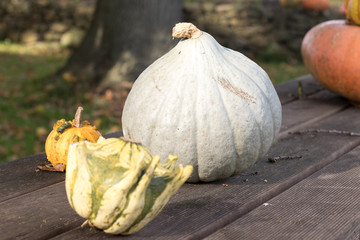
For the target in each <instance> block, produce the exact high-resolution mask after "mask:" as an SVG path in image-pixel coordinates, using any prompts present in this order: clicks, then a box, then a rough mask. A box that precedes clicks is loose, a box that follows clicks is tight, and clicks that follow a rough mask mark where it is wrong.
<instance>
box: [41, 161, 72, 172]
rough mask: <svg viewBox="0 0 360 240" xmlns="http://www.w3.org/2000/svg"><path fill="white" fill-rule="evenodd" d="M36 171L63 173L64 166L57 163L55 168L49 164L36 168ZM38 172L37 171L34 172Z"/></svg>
mask: <svg viewBox="0 0 360 240" xmlns="http://www.w3.org/2000/svg"><path fill="white" fill-rule="evenodd" d="M37 168H38V169H40V170H42V171H49V172H65V168H64V165H63V164H62V163H58V164H56V165H55V166H53V165H51V164H46V165H44V166H37ZM36 171H38V170H36Z"/></svg>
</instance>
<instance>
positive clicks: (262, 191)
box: [0, 108, 360, 239]
mask: <svg viewBox="0 0 360 240" xmlns="http://www.w3.org/2000/svg"><path fill="white" fill-rule="evenodd" d="M359 113H360V110H359V109H353V108H351V109H347V110H346V111H344V112H341V113H340V114H336V115H334V116H332V118H331V119H324V120H323V121H321V122H319V123H316V124H312V126H309V127H311V128H317V127H321V128H328V129H333V128H336V129H339V130H350V131H360V124H359V123H358V122H356V121H349V120H350V119H356V117H357V116H358V115H359ZM359 144H360V138H358V137H350V136H343V135H333V134H316V135H312V134H302V135H289V136H288V137H286V138H284V139H282V140H280V141H279V142H278V144H276V145H275V146H274V147H273V148H272V149H271V150H270V152H269V154H268V156H267V157H269V156H277V155H289V156H291V155H294V154H296V155H301V156H302V158H300V159H294V160H286V161H285V160H284V161H279V162H277V163H276V164H271V163H269V162H268V161H267V158H264V159H263V160H262V161H260V162H259V163H258V164H257V165H256V166H254V167H253V168H252V169H250V170H249V171H248V172H247V173H245V174H242V175H240V176H235V177H231V178H228V179H226V180H224V181H218V182H213V183H203V184H185V185H184V186H183V187H182V188H181V189H180V191H179V192H178V193H177V194H176V195H175V196H174V197H173V198H172V199H171V200H170V202H169V203H168V204H167V206H166V207H165V208H164V210H163V211H162V212H161V213H160V215H159V216H158V217H157V218H156V219H155V220H154V221H152V222H151V223H150V224H149V225H148V226H146V227H145V228H144V229H143V230H141V231H140V232H138V233H137V234H135V235H132V236H129V237H127V238H128V239H192V238H202V237H205V236H207V235H209V234H211V233H213V232H214V231H215V230H217V229H220V228H221V227H224V226H225V225H227V224H229V223H231V222H232V221H234V220H236V219H238V218H239V217H241V216H243V215H245V214H246V213H248V212H249V211H251V210H253V209H254V208H256V207H257V206H259V205H261V204H262V203H264V202H266V201H268V200H269V199H271V198H273V197H274V196H276V195H278V194H279V193H281V192H283V191H285V190H286V189H288V188H290V187H291V186H293V185H295V184H296V183H298V182H299V181H301V180H302V179H304V178H306V177H308V176H309V175H311V174H312V173H314V172H316V171H317V170H319V169H321V168H322V167H324V166H325V165H327V164H328V163H330V162H332V161H334V160H335V159H337V158H338V157H339V156H341V155H343V154H344V153H346V152H348V151H350V150H352V149H353V148H355V147H356V146H358V145H359ZM265 180H266V181H265ZM48 188H54V189H53V191H52V192H53V194H54V195H53V196H52V197H54V198H61V197H64V195H65V192H64V188H63V186H61V185H60V184H57V185H54V186H50V187H48ZM48 188H47V189H48ZM55 188H56V189H55ZM29 195H31V197H32V199H36V196H35V195H41V196H42V195H46V191H45V189H44V190H38V191H36V192H34V193H30V194H29ZM28 197H29V196H28V195H27V196H22V197H19V198H16V199H13V200H11V201H7V202H6V204H5V203H3V204H2V205H1V206H0V209H4V208H9V209H10V208H12V206H13V204H16V205H18V201H20V202H21V203H22V204H23V205H22V206H21V207H19V208H17V209H16V211H12V215H15V216H16V215H24V218H27V219H29V221H31V222H32V228H31V229H33V228H34V226H39V225H40V224H41V222H39V220H37V221H38V222H37V221H35V220H33V219H34V217H32V214H33V212H32V211H26V209H28V208H29V204H26V201H25V200H24V199H26V198H28ZM15 201H16V202H15ZM44 204H48V202H47V200H46V199H43V200H41V201H38V203H37V205H36V204H35V205H31V207H32V208H36V206H38V207H40V206H42V205H44ZM64 204H65V203H64V202H63V201H61V202H55V203H54V204H53V206H52V209H47V210H46V211H47V214H48V215H51V216H53V215H55V216H56V214H54V212H56V211H58V209H62V210H63V211H64V212H63V214H65V216H62V217H61V219H60V218H59V219H58V221H57V222H56V224H58V226H61V223H63V220H62V219H69V218H72V217H74V218H75V219H76V220H74V224H75V223H76V224H79V223H80V222H81V219H80V218H79V217H76V216H74V213H73V212H72V211H70V210H69V207H68V206H66V205H67V204H65V205H64ZM1 213H2V212H1V210H0V214H1ZM66 213H67V214H68V215H66ZM3 221H6V222H7V224H8V225H7V227H8V228H10V229H9V230H8V231H9V234H11V232H16V231H18V232H19V231H21V232H22V234H25V233H28V232H29V229H27V227H28V226H23V227H22V228H19V226H18V222H17V221H15V220H14V219H10V220H9V219H6V218H5V219H1V220H0V226H2V224H3V223H2V222H3ZM54 221H55V220H54ZM63 224H64V223H63ZM50 228H51V229H52V225H49V226H42V228H41V229H40V230H39V231H38V232H37V233H36V234H37V235H36V236H37V237H44V236H49V235H50V233H49V232H50V230H49V229H50ZM59 228H60V227H59ZM17 234H19V233H17ZM12 236H13V235H12ZM107 238H113V237H110V236H108V235H105V234H104V233H102V232H101V231H97V230H90V229H89V228H87V227H86V228H76V229H73V230H71V231H69V232H66V233H63V234H61V235H58V236H57V237H55V239H107Z"/></svg>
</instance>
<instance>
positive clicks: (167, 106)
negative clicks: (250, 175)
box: [122, 32, 281, 182]
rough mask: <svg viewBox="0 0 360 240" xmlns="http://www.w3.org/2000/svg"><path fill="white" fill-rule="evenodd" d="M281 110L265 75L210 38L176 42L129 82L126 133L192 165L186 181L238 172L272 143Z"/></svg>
mask: <svg viewBox="0 0 360 240" xmlns="http://www.w3.org/2000/svg"><path fill="white" fill-rule="evenodd" d="M280 125H281V105H280V101H279V98H278V96H277V94H276V92H275V90H274V87H273V85H272V83H271V81H270V79H269V78H268V76H267V74H266V73H265V72H264V71H263V70H262V69H261V68H260V67H259V66H258V65H256V64H255V63H254V62H252V61H251V60H250V59H248V58H246V57H245V56H244V55H242V54H241V53H239V52H235V51H233V50H231V49H227V48H224V47H222V46H221V45H220V44H218V43H217V42H216V40H215V39H214V38H213V37H212V36H210V35H209V34H207V33H205V32H203V34H202V35H201V36H200V37H199V38H196V39H186V40H182V41H180V42H179V43H178V44H177V45H176V47H174V48H173V49H172V50H171V51H170V52H168V53H167V54H165V55H164V56H163V57H161V58H160V59H158V60H157V61H155V62H154V63H153V64H152V65H150V66H149V67H148V68H147V69H146V70H145V71H144V72H143V73H142V74H141V75H140V76H139V78H138V79H137V80H136V81H135V84H134V85H133V87H132V89H131V91H130V93H129V95H128V98H127V100H126V102H125V106H124V111H123V115H122V126H123V131H124V135H125V136H126V137H128V138H132V139H135V140H136V141H140V142H142V143H143V144H144V145H145V146H147V147H148V148H149V149H150V151H151V152H153V153H155V154H159V155H160V156H161V158H164V157H166V156H167V155H168V154H170V153H171V154H174V155H176V156H178V157H179V160H178V163H181V164H183V165H193V167H194V171H193V175H192V176H191V177H190V179H189V180H188V181H189V182H198V181H206V182H208V181H214V180H217V179H222V178H226V177H229V176H231V175H233V174H237V173H240V172H243V171H244V170H246V169H247V168H249V167H250V166H252V165H253V164H254V163H255V162H256V161H257V160H258V159H260V158H261V157H262V156H263V155H264V154H265V153H266V152H267V151H268V149H269V148H270V146H271V145H272V143H273V142H274V141H275V139H276V137H277V134H278V132H279V129H280Z"/></svg>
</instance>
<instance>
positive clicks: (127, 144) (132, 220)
mask: <svg viewBox="0 0 360 240" xmlns="http://www.w3.org/2000/svg"><path fill="white" fill-rule="evenodd" d="M176 160H177V157H174V156H172V155H170V156H169V158H168V160H167V162H165V163H159V161H160V157H159V156H155V157H153V156H152V154H151V153H150V151H149V150H148V149H147V148H145V147H144V146H142V145H141V144H139V143H134V142H131V141H127V140H124V139H121V138H110V139H106V140H104V139H103V138H101V139H100V140H99V141H98V142H97V143H91V142H86V141H85V142H79V143H76V144H72V145H70V148H69V154H68V165H67V168H66V179H65V187H66V193H67V198H68V200H69V203H70V205H71V207H72V208H73V209H74V210H75V211H76V212H77V213H78V214H79V215H80V216H81V217H83V218H85V219H87V220H86V223H88V224H89V225H91V226H94V227H96V228H99V229H103V230H104V231H105V232H106V233H111V234H132V233H134V232H136V231H139V230H140V229H141V228H143V227H144V226H145V225H146V224H147V223H148V222H150V221H151V220H152V219H153V218H154V217H155V216H156V215H157V214H158V213H159V212H160V211H161V210H162V208H163V207H164V206H165V204H166V203H167V202H168V200H169V198H170V197H171V196H172V195H173V194H175V192H176V191H177V190H178V189H179V188H180V186H181V185H182V184H183V183H184V182H185V181H186V180H187V179H188V177H189V176H190V174H191V172H192V166H185V167H182V166H181V165H179V166H178V167H177V168H175V162H176Z"/></svg>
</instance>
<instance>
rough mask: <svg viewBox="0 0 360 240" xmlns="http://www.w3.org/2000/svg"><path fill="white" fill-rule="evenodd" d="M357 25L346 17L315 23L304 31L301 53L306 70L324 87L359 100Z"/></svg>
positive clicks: (359, 57) (359, 50) (359, 40)
mask: <svg viewBox="0 0 360 240" xmlns="http://www.w3.org/2000/svg"><path fill="white" fill-rule="evenodd" d="M358 43H359V44H360V27H359V26H356V25H349V24H347V21H346V20H331V21H326V22H323V23H321V24H319V25H316V26H315V27H313V28H312V29H310V31H309V32H307V34H306V35H305V37H304V39H303V42H302V46H301V53H302V57H303V60H304V63H305V66H306V68H307V70H308V71H309V72H310V73H311V74H312V75H313V76H314V78H315V79H317V80H318V81H319V82H320V83H321V84H322V85H323V86H324V87H325V88H327V89H329V90H331V91H333V92H336V93H338V94H340V95H342V96H344V97H346V98H348V99H350V100H352V101H353V102H356V103H360V67H359V62H360V49H358V48H359V44H358Z"/></svg>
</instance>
